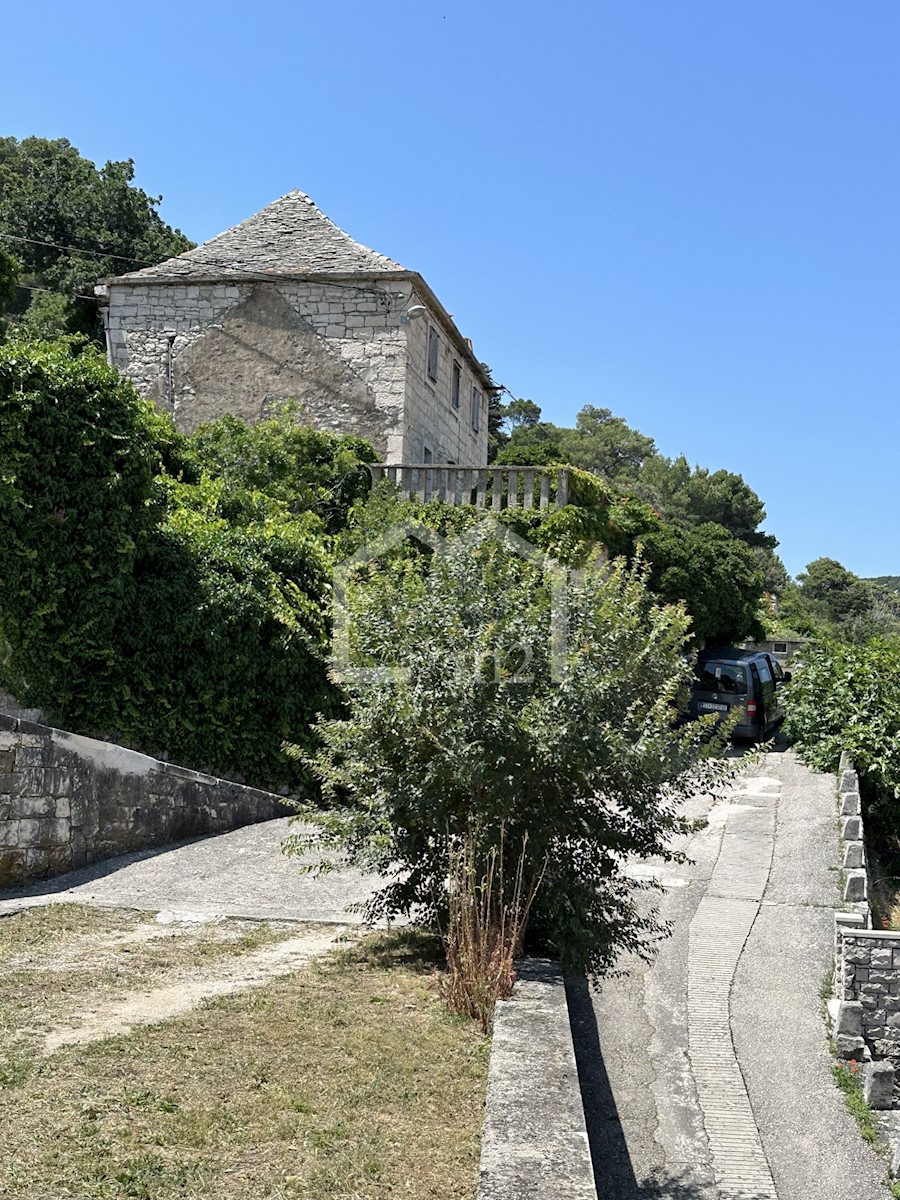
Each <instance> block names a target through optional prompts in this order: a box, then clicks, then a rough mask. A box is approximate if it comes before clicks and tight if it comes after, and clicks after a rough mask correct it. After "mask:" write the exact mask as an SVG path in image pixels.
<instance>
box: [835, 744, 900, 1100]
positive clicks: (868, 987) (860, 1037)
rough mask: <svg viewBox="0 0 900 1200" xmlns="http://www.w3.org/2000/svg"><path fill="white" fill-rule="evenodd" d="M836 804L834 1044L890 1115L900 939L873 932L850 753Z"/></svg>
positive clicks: (899, 1046) (898, 1049)
mask: <svg viewBox="0 0 900 1200" xmlns="http://www.w3.org/2000/svg"><path fill="white" fill-rule="evenodd" d="M838 803H839V811H840V821H841V841H842V844H843V867H844V889H843V895H844V911H842V912H836V913H835V914H834V946H835V988H834V991H835V997H836V1000H837V1004H836V1007H835V1011H834V1013H833V1016H834V1038H835V1042H836V1045H837V1052H838V1056H839V1057H840V1058H843V1059H844V1060H854V1061H856V1062H861V1063H865V1064H866V1065H865V1069H864V1072H863V1075H862V1079H863V1087H864V1095H865V1099H866V1102H867V1103H868V1104H869V1106H870V1107H871V1108H878V1109H884V1108H891V1107H892V1106H893V1089H894V1079H895V1074H896V1071H895V1068H897V1067H900V933H898V932H895V931H892V930H881V929H872V928H871V925H872V912H871V909H870V907H869V880H868V871H867V867H866V845H865V830H864V828H863V817H862V806H861V802H860V793H859V776H858V775H857V773H856V771H855V769H854V766H853V763H852V761H851V760H850V757H849V755H848V754H846V753H844V754H842V755H841V762H840V767H839V770H838ZM876 1060H880V1061H876Z"/></svg>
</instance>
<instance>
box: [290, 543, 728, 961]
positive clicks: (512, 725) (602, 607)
mask: <svg viewBox="0 0 900 1200" xmlns="http://www.w3.org/2000/svg"><path fill="white" fill-rule="evenodd" d="M494 529H495V527H494V526H492V525H489V526H488V527H487V529H481V530H478V529H476V530H475V531H472V530H470V531H469V535H468V537H467V538H466V539H455V540H453V541H451V542H449V543H448V544H447V546H446V552H445V553H441V554H434V555H433V556H431V557H430V559H429V557H428V556H421V555H420V556H413V555H404V554H399V553H398V554H397V555H395V556H394V557H389V558H388V559H387V560H386V561H383V562H382V563H381V565H379V564H376V563H369V564H364V565H361V566H360V567H359V578H358V579H357V582H356V584H355V586H354V587H352V588H351V589H350V600H349V602H348V603H349V605H350V612H351V614H352V617H353V620H352V622H351V634H352V636H351V646H352V648H353V652H354V654H355V662H356V663H357V664H358V665H360V666H361V667H365V668H371V669H367V670H366V672H365V675H364V676H360V675H358V674H357V673H356V672H350V673H348V674H346V675H345V676H344V677H343V679H342V682H343V684H344V687H345V690H346V695H347V705H348V713H347V715H346V716H345V717H343V718H340V719H332V720H325V721H323V722H320V724H319V726H318V731H319V734H320V737H321V739H322V747H321V750H320V751H319V752H318V754H317V755H315V756H314V757H313V758H312V760H311V766H312V769H313V770H314V772H315V773H316V775H317V776H318V777H319V779H320V780H321V783H322V786H323V789H324V793H325V796H326V798H327V799H329V800H330V801H332V803H333V804H334V805H335V806H336V807H335V808H334V809H333V811H331V812H329V813H316V812H314V811H311V810H306V815H307V816H311V817H312V819H313V820H315V821H316V822H317V823H318V827H319V834H320V836H321V839H322V844H324V846H326V847H328V848H334V849H338V850H342V851H344V853H345V854H346V855H347V856H348V857H349V859H350V861H351V862H353V863H355V864H357V865H360V866H364V867H367V868H374V869H375V870H377V871H378V872H380V873H382V874H383V875H384V876H386V877H387V878H388V882H387V883H386V884H385V886H384V887H383V888H382V889H381V890H380V891H379V892H378V894H377V896H376V897H375V898H374V900H373V901H372V902H371V904H370V905H369V915H370V916H372V917H378V916H385V915H393V914H398V913H405V912H408V911H410V910H411V909H416V910H418V911H419V912H420V914H423V915H425V916H426V917H431V918H432V919H434V920H437V921H443V920H444V918H445V915H446V908H447V893H446V887H447V882H446V881H447V878H448V871H449V867H450V861H451V857H452V855H453V854H454V853H455V852H457V851H458V850H459V847H460V846H463V845H469V846H471V845H472V843H473V842H474V843H475V854H476V858H477V862H478V870H477V876H478V878H484V877H486V874H487V868H488V863H489V861H490V856H491V854H492V853H495V852H496V851H497V849H498V848H499V847H500V846H501V844H505V846H506V847H507V851H508V853H509V854H511V855H512V856H513V858H515V856H516V855H517V854H518V853H519V849H520V848H521V849H522V852H523V854H524V855H525V864H524V875H523V881H522V884H521V891H520V894H521V895H525V896H528V895H530V893H531V889H532V886H533V884H534V882H535V881H536V880H540V884H539V887H538V891H537V895H536V897H535V901H534V908H533V912H532V929H533V930H534V932H535V933H536V934H537V935H538V936H539V937H540V939H541V940H542V941H543V942H545V943H546V944H548V945H551V946H553V947H554V948H555V949H556V951H557V952H558V953H560V954H561V955H562V956H563V958H564V961H565V962H566V965H567V966H568V967H570V968H572V969H574V970H580V969H584V968H587V969H588V970H590V971H592V972H595V973H596V972H598V971H600V970H601V969H602V968H604V967H605V966H607V965H608V964H609V962H610V961H611V959H612V957H613V955H614V954H615V952H616V950H617V949H618V948H619V947H623V946H624V947H626V948H629V949H640V948H641V947H643V946H644V945H645V943H646V940H647V938H648V937H649V936H651V934H652V933H653V932H655V929H656V926H655V922H654V919H653V917H652V916H651V915H647V914H645V913H643V912H642V911H640V910H639V908H638V906H637V904H636V898H635V893H636V887H637V885H636V884H634V883H633V882H632V881H630V880H628V879H627V878H625V876H624V874H623V870H622V868H623V861H624V856H625V855H627V854H630V853H634V854H638V855H648V856H649V855H659V856H661V857H662V858H663V859H667V860H672V859H674V858H677V857H678V856H677V854H675V853H674V852H673V851H672V849H671V845H670V841H669V838H670V836H671V834H672V833H673V832H675V831H676V830H678V829H680V828H681V822H680V820H679V817H678V815H677V807H678V802H679V800H680V799H682V798H683V797H684V796H686V795H688V794H691V793H692V792H693V791H694V790H695V789H699V788H707V787H708V786H709V780H708V778H706V777H705V774H706V772H708V771H711V770H714V768H713V766H712V761H711V759H706V760H704V755H705V754H709V753H712V751H711V750H710V748H709V747H708V746H707V747H705V746H704V745H703V736H702V735H703V734H704V733H705V734H706V735H708V733H709V726H708V725H707V724H706V723H705V722H704V723H702V726H701V727H697V726H687V727H682V728H675V727H674V715H675V709H676V706H677V703H678V701H679V696H680V693H681V690H682V689H683V688H685V687H686V685H687V683H688V679H689V668H688V666H687V663H686V661H685V659H684V658H683V656H682V654H681V649H682V646H683V643H684V639H685V635H686V631H687V625H688V622H687V617H686V615H685V613H684V610H683V609H682V608H681V607H679V606H668V607H665V608H661V607H659V606H658V605H657V604H655V603H654V597H653V595H652V593H650V592H649V591H648V588H647V585H646V573H645V571H644V569H643V568H642V567H641V566H640V565H636V566H633V567H629V566H627V565H626V564H625V563H624V562H622V561H621V560H620V561H618V562H617V563H616V564H614V565H613V566H612V567H601V566H600V565H599V564H598V563H597V562H596V561H595V562H593V563H589V564H588V569H586V570H585V571H583V572H580V573H578V575H577V576H573V577H572V578H571V579H570V580H569V583H568V591H567V601H568V605H567V637H566V638H565V639H564V641H565V671H564V673H563V674H562V677H561V678H554V677H553V669H552V666H553V659H552V655H551V646H552V645H553V638H554V630H556V635H557V636H558V635H559V634H560V632H561V631H562V626H561V625H560V624H559V623H558V622H556V623H554V622H553V620H552V617H551V614H552V607H553V604H552V588H551V577H550V576H549V575H548V573H542V572H541V571H540V570H539V569H538V567H537V566H536V565H535V564H534V563H532V562H530V561H527V560H525V559H523V558H520V557H518V556H516V555H515V554H513V553H511V552H510V551H508V550H507V549H506V547H505V545H504V543H503V540H502V538H501V537H500V535H499V534H497V533H496V532H492V531H493V530H494ZM704 761H705V767H704V765H703V764H704ZM304 844H305V843H304V839H303V838H302V837H300V836H298V838H297V839H296V840H295V842H294V849H300V848H302V847H303V846H304ZM511 899H512V898H511V897H507V900H510V901H511Z"/></svg>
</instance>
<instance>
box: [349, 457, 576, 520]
mask: <svg viewBox="0 0 900 1200" xmlns="http://www.w3.org/2000/svg"><path fill="white" fill-rule="evenodd" d="M369 470H370V471H371V472H372V482H373V483H378V481H379V480H381V479H387V480H388V482H390V483H393V484H394V485H395V486H396V487H398V488H399V489H400V495H401V497H402V498H403V499H404V500H422V501H425V502H427V501H429V500H441V501H443V503H444V504H468V505H472V506H473V507H475V508H489V509H492V510H494V511H497V510H498V509H501V508H530V509H549V508H562V507H563V505H565V504H566V503H567V502H568V497H569V472H568V471H567V470H565V469H564V468H562V467H456V466H453V467H451V466H447V465H445V464H442V463H396V464H392V465H388V466H385V465H384V464H383V463H372V464H371V465H370V466H369Z"/></svg>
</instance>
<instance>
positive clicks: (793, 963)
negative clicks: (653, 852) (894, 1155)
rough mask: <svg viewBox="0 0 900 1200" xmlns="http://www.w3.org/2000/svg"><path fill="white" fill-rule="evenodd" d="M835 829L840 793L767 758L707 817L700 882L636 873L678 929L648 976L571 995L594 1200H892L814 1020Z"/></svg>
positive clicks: (825, 949)
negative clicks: (648, 882) (646, 878)
mask: <svg viewBox="0 0 900 1200" xmlns="http://www.w3.org/2000/svg"><path fill="white" fill-rule="evenodd" d="M704 809H706V812H705V814H704ZM836 813H837V809H836V800H835V794H834V780H833V779H832V778H831V777H830V776H820V775H813V774H811V773H810V772H809V771H807V770H806V768H805V767H804V766H803V765H802V764H801V763H799V762H798V760H797V759H796V757H795V756H794V755H793V754H792V753H791V752H790V751H785V752H782V753H773V754H769V755H767V756H766V757H765V759H764V760H762V761H761V762H760V763H759V764H757V765H755V766H753V767H751V768H749V769H748V770H747V771H746V772H745V774H744V775H743V776H742V778H741V779H740V780H739V781H738V783H737V785H736V786H735V788H734V789H733V791H732V793H731V794H730V795H729V797H728V798H727V800H726V801H724V802H720V803H718V804H716V805H714V806H713V807H711V808H709V806H708V802H707V803H703V802H697V803H696V805H695V809H694V811H692V812H691V813H690V814H689V815H691V816H701V815H706V816H707V817H708V821H709V824H708V826H707V827H706V828H705V829H704V830H702V831H701V832H699V833H698V834H696V835H695V836H694V837H693V838H691V840H690V841H689V843H688V844H687V846H686V848H687V850H688V853H689V855H690V857H691V859H692V860H693V863H692V865H690V866H686V867H681V866H679V867H662V868H653V867H650V868H643V870H644V871H648V870H649V871H653V872H655V874H656V877H657V878H659V879H660V881H661V882H662V884H663V887H664V889H665V891H664V894H663V897H662V906H663V912H664V915H665V916H666V917H667V919H668V920H670V921H671V922H672V923H673V935H672V937H671V938H670V939H668V940H667V941H665V942H663V943H662V944H661V946H660V949H659V951H658V953H657V955H656V957H655V959H654V961H653V962H652V964H650V965H649V966H648V965H646V964H642V963H640V962H638V961H636V960H631V961H629V962H627V963H623V964H622V965H623V966H626V967H628V968H629V969H628V973H627V974H626V975H625V976H624V977H623V978H621V979H617V980H610V981H607V982H606V983H604V984H603V985H602V987H601V988H600V989H599V990H595V991H590V990H589V989H588V988H587V987H586V986H584V985H579V984H577V983H573V984H570V991H571V995H570V1000H571V1005H572V1015H573V1027H574V1030H575V1033H576V1042H577V1047H576V1049H577V1053H578V1057H579V1073H580V1075H581V1078H582V1086H583V1091H584V1095H585V1107H586V1115H587V1118H588V1128H589V1133H590V1137H591V1145H592V1150H593V1153H594V1161H595V1170H596V1175H597V1188H598V1193H599V1196H600V1198H601V1200H650V1198H651V1197H653V1198H654V1200H657V1198H658V1200H884V1198H885V1196H886V1191H885V1188H884V1186H883V1183H882V1181H883V1178H884V1169H885V1168H884V1163H883V1161H882V1160H881V1159H880V1158H878V1157H877V1155H875V1153H874V1152H873V1151H872V1150H870V1149H869V1148H868V1147H867V1146H866V1145H865V1143H863V1142H862V1140H861V1139H860V1137H859V1134H858V1132H857V1130H856V1126H855V1124H854V1123H853V1121H852V1119H851V1118H850V1117H849V1115H848V1114H847V1112H846V1110H845V1108H844V1106H843V1101H842V1098H841V1096H840V1094H839V1093H838V1091H837V1089H836V1088H835V1087H834V1084H833V1083H832V1080H831V1076H830V1072H829V1064H830V1059H829V1055H828V1049H827V1044H826V1040H825V1029H824V1025H823V1021H822V1016H821V1000H820V996H819V992H820V987H821V984H822V980H823V978H824V976H825V974H826V971H827V970H828V965H829V961H830V956H831V939H832V929H833V918H832V913H833V911H834V908H835V906H836V905H837V904H838V903H839V871H838V864H839V861H840V860H839V854H838V843H837V820H836Z"/></svg>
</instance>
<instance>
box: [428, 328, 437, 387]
mask: <svg viewBox="0 0 900 1200" xmlns="http://www.w3.org/2000/svg"><path fill="white" fill-rule="evenodd" d="M438 344H439V342H438V331H437V330H436V329H435V327H434V326H433V325H430V326H429V327H428V364H427V367H426V370H427V372H428V378H429V379H430V380H431V381H432V383H437V375H438Z"/></svg>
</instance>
